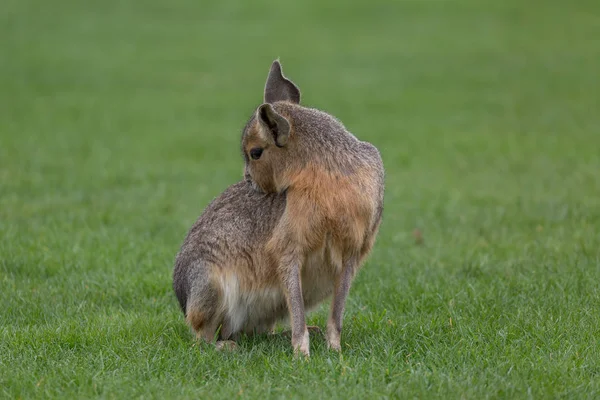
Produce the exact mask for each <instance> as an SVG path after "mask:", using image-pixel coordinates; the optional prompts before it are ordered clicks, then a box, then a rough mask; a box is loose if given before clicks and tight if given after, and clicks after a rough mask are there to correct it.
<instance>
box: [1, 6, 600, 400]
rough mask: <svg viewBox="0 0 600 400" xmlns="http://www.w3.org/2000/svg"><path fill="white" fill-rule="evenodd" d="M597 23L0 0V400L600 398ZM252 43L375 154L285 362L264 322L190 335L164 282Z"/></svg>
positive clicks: (249, 67)
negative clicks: (259, 328) (382, 204)
mask: <svg viewBox="0 0 600 400" xmlns="http://www.w3.org/2000/svg"><path fill="white" fill-rule="evenodd" d="M599 16H600V3H598V2H597V1H592V0H589V1H585V0H576V1H572V2H566V1H558V0H548V1H538V0H534V1H521V0H506V1H491V0H485V1H484V0H437V1H433V0H430V1H417V0H408V1H386V0H370V1H366V0H365V1H355V2H348V1H341V0H339V1H330V2H326V1H316V0H311V1H304V2H299V1H293V2H292V1H280V2H276V3H273V4H271V2H268V1H265V0H260V1H256V2H243V1H237V2H235V1H222V2H217V1H213V2H198V1H192V0H174V1H169V2H167V1H158V0H150V1H146V2H141V1H139V2H133V1H118V0H104V1H89V2H81V1H75V0H57V1H52V2H49V1H41V0H24V1H21V0H4V1H3V2H2V6H1V7H0V283H1V287H0V397H2V398H4V397H6V398H23V399H31V398H42V397H44V398H61V399H63V398H65V399H66V398H90V397H101V398H122V399H129V398H142V397H143V398H160V399H162V398H201V399H208V398H234V397H235V398H248V399H251V398H252V399H253V398H286V399H287V398H339V399H350V398H356V399H365V398H444V399H449V398H467V399H481V398H507V399H516V398H536V399H539V398H569V399H572V398H598V397H600V350H599V349H600V312H599V310H600V78H599V72H598V71H600V46H599V44H600V17H599ZM276 57H280V58H281V61H282V63H283V66H284V69H285V72H286V74H287V75H288V76H290V77H291V78H292V79H293V80H294V81H295V82H296V83H297V84H298V85H299V86H300V88H301V89H302V91H303V103H304V104H307V105H310V106H314V107H317V108H322V109H325V110H327V111H329V112H331V113H332V114H334V115H336V116H337V117H339V118H340V119H341V120H342V121H344V123H345V124H346V126H347V127H348V128H349V129H350V130H351V131H352V132H354V133H355V134H356V135H357V136H358V137H360V138H362V139H364V140H368V141H370V142H372V143H373V144H375V145H376V146H378V147H379V148H380V149H381V152H382V155H383V159H384V163H385V166H386V170H387V178H386V179H387V181H386V209H385V213H384V222H383V225H382V229H381V232H380V236H379V239H378V242H377V245H376V247H375V249H374V252H373V254H372V256H371V258H370V259H369V261H368V263H367V264H366V266H365V267H364V269H363V270H362V271H361V273H360V274H359V276H358V278H357V280H356V281H355V284H354V286H353V288H352V291H351V294H350V299H349V302H348V306H347V311H346V316H345V320H344V322H345V326H344V331H343V334H342V347H343V355H341V356H339V355H337V354H334V353H330V352H328V351H327V349H326V346H325V340H324V339H322V338H318V337H315V338H313V340H312V343H311V352H312V354H311V359H310V360H309V361H308V362H304V361H301V360H294V359H293V357H292V351H291V346H290V343H289V341H288V340H287V339H284V338H280V337H276V338H264V337H261V338H254V339H245V340H243V341H242V342H241V344H240V351H238V352H236V353H231V354H229V353H218V352H216V351H215V350H213V349H212V348H209V347H200V348H198V347H197V346H194V342H193V338H192V336H191V334H190V332H189V330H188V329H187V327H186V325H185V323H184V320H183V315H182V314H181V312H180V310H179V309H178V306H177V303H176V300H175V296H174V294H173V292H172V289H171V274H172V265H173V260H174V256H175V254H176V252H177V251H178V249H179V246H180V244H181V242H182V240H183V238H184V236H185V234H186V233H187V230H188V228H189V227H190V226H191V224H192V223H193V222H194V220H195V219H196V218H197V216H198V215H199V214H200V212H201V211H202V209H203V208H204V206H206V205H207V204H208V202H209V201H210V200H211V199H212V198H213V197H214V196H216V195H218V194H219V193H220V192H221V191H222V190H224V189H225V188H226V187H227V186H228V185H229V184H231V183H234V182H236V181H237V180H239V179H240V178H241V174H242V158H241V156H240V151H239V139H240V134H241V129H242V127H243V126H244V123H245V122H246V120H247V118H248V116H249V115H250V113H251V112H252V111H253V109H254V107H256V106H258V105H259V104H260V101H261V99H262V89H263V85H264V80H265V78H266V74H267V71H268V68H269V65H270V63H271V61H272V60H273V59H274V58H276ZM416 229H418V230H419V231H420V232H421V234H422V236H423V239H424V241H423V244H422V245H418V244H417V243H416V240H415V237H414V234H413V232H414V231H415V230H416ZM326 317H327V307H326V306H324V307H322V308H320V309H319V310H317V311H315V312H314V313H313V314H311V315H310V318H309V322H310V323H312V324H320V325H321V326H323V325H324V323H325V320H326Z"/></svg>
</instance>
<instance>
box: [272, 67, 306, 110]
mask: <svg viewBox="0 0 600 400" xmlns="http://www.w3.org/2000/svg"><path fill="white" fill-rule="evenodd" d="M276 101H289V102H292V103H296V104H300V89H298V87H297V86H296V85H294V82H292V81H290V80H289V79H287V78H286V77H285V76H283V72H282V71H281V64H280V63H279V60H275V61H273V64H271V70H270V71H269V76H268V77H267V83H266V84H265V103H275V102H276Z"/></svg>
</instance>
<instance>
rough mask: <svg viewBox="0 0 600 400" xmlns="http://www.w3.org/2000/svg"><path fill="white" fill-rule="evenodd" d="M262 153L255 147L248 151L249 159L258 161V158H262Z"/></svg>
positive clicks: (261, 150)
mask: <svg viewBox="0 0 600 400" xmlns="http://www.w3.org/2000/svg"><path fill="white" fill-rule="evenodd" d="M262 152H263V149H262V148H260V147H255V148H253V149H252V150H250V157H252V159H253V160H258V159H259V158H260V156H262Z"/></svg>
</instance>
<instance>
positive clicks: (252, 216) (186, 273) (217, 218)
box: [173, 180, 286, 313]
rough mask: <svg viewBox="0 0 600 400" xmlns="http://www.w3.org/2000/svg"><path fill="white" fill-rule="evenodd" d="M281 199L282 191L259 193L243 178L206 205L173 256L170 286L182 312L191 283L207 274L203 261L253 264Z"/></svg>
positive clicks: (283, 199) (278, 212)
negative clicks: (254, 255)
mask: <svg viewBox="0 0 600 400" xmlns="http://www.w3.org/2000/svg"><path fill="white" fill-rule="evenodd" d="M285 203H286V196H285V193H281V194H266V193H262V192H259V191H257V190H255V189H254V188H253V186H252V183H251V182H249V181H246V180H244V181H241V182H238V183H236V184H234V185H231V186H229V187H228V188H227V189H226V190H225V191H224V192H223V193H222V194H221V195H220V196H218V197H217V198H215V199H214V200H213V201H212V202H211V203H210V204H209V205H208V206H207V207H206V209H205V210H204V211H203V212H202V214H201V215H200V217H199V218H198V220H197V221H196V222H195V223H194V225H193V226H192V228H191V229H190V230H189V232H188V234H187V236H186V238H185V240H184V242H183V245H182V246H181V250H180V251H179V253H178V254H177V257H176V260H175V270H174V273H173V288H174V290H175V293H176V295H177V299H178V300H179V305H180V306H181V309H182V311H183V312H184V313H185V312H186V306H187V302H188V298H189V296H190V293H191V290H192V286H193V285H194V284H195V283H196V284H198V283H199V282H201V281H202V280H203V279H206V278H207V276H206V274H207V272H209V271H206V265H207V264H210V265H213V266H221V267H222V268H226V267H227V265H228V264H227V262H226V261H227V260H230V259H246V260H247V261H248V263H247V265H248V266H250V267H251V266H253V263H252V262H251V261H252V260H251V254H252V252H254V251H256V249H257V247H258V246H261V245H264V243H265V242H266V241H267V240H268V238H269V236H270V235H271V233H272V231H273V228H274V227H275V225H276V224H277V221H278V220H279V218H280V217H281V215H282V214H283V211H284V209H285ZM248 272H249V273H252V272H253V271H248Z"/></svg>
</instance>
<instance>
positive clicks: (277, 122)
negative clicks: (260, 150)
mask: <svg viewBox="0 0 600 400" xmlns="http://www.w3.org/2000/svg"><path fill="white" fill-rule="evenodd" d="M256 117H257V118H258V121H259V122H260V125H261V128H262V129H261V132H265V133H266V134H267V137H265V139H266V140H268V141H274V142H275V145H277V147H283V146H285V145H286V143H287V141H288V138H289V136H290V123H289V121H288V120H287V119H286V118H285V117H284V116H282V115H281V114H278V113H277V111H275V109H273V107H272V106H271V105H270V104H269V103H265V104H263V105H261V106H260V107H258V110H257V111H256Z"/></svg>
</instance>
